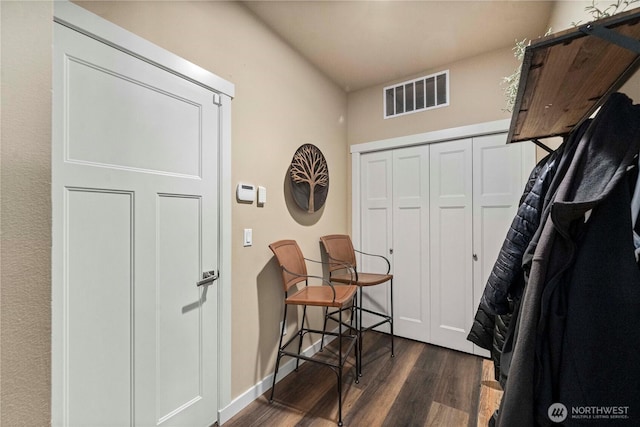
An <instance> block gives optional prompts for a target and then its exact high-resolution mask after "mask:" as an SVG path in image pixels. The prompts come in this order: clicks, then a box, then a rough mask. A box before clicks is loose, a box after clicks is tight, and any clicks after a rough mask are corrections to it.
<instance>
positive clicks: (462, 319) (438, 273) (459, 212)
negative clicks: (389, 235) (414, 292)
mask: <svg viewBox="0 0 640 427" xmlns="http://www.w3.org/2000/svg"><path fill="white" fill-rule="evenodd" d="M430 148H431V151H430V162H431V168H430V172H431V173H430V178H431V180H430V191H431V197H430V204H431V207H430V210H431V224H430V238H431V242H430V246H431V252H430V253H431V342H433V343H434V344H438V345H442V346H444V347H448V348H453V349H456V350H461V351H466V352H471V351H472V349H473V348H472V344H471V343H470V342H469V341H467V340H466V337H467V334H468V332H469V328H470V326H471V320H472V319H473V317H472V310H473V308H472V304H473V301H472V299H473V282H472V280H473V272H472V264H471V257H472V250H473V247H472V239H473V231H472V214H473V213H472V152H471V139H462V140H457V141H450V142H445V143H440V144H433V145H431V146H430Z"/></svg>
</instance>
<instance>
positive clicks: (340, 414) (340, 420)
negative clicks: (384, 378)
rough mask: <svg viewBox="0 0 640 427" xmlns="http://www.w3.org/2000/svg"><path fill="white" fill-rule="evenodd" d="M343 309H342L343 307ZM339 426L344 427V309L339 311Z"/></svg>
mask: <svg viewBox="0 0 640 427" xmlns="http://www.w3.org/2000/svg"><path fill="white" fill-rule="evenodd" d="M341 308H342V307H341ZM338 319H339V320H340V322H339V323H338V372H337V375H338V426H342V367H343V366H344V365H343V363H344V359H343V358H342V309H340V310H339V311H338Z"/></svg>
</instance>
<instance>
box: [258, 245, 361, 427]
mask: <svg viewBox="0 0 640 427" xmlns="http://www.w3.org/2000/svg"><path fill="white" fill-rule="evenodd" d="M269 249H271V251H272V252H273V253H274V255H275V256H276V259H277V261H278V264H279V265H280V268H281V269H282V283H283V285H284V294H285V300H284V303H285V306H284V316H283V320H282V330H281V331H280V343H279V345H278V357H277V359H276V367H275V372H274V373H273V385H272V387H271V397H270V398H269V402H273V395H274V392H275V388H276V376H277V375H278V368H279V366H280V360H281V359H282V356H290V357H293V358H296V371H297V370H298V365H299V363H300V359H302V360H306V361H309V362H314V363H320V364H323V365H326V366H328V367H330V368H331V370H333V372H334V373H335V374H336V375H337V377H338V425H339V426H342V370H343V367H344V364H345V361H346V360H347V357H348V356H349V353H350V352H351V350H352V349H353V348H355V354H356V356H355V360H356V375H355V378H356V383H358V372H359V365H358V364H359V362H360V358H359V357H358V353H359V344H358V336H357V334H354V335H345V334H344V333H343V329H345V328H343V327H342V326H340V327H338V328H337V332H326V331H324V330H316V329H310V328H308V327H305V320H306V315H307V306H319V307H325V308H329V307H330V308H335V309H337V310H338V312H340V313H342V311H343V310H345V309H348V308H349V307H350V306H352V305H353V304H354V300H355V295H356V290H357V287H356V286H354V285H334V284H332V283H330V282H329V281H327V280H324V279H323V278H322V277H317V276H309V275H308V274H307V266H306V261H308V260H307V259H306V258H304V256H303V255H302V251H301V250H300V247H299V246H298V244H297V243H296V241H295V240H280V241H277V242H274V243H272V244H270V245H269ZM309 261H310V260H309ZM311 278H313V279H319V280H321V281H322V282H323V283H325V284H326V285H327V286H309V279H311ZM299 283H304V286H301V287H300V289H297V287H296V285H298V284H299ZM294 287H295V288H294ZM292 288H294V289H292ZM290 305H294V306H295V305H301V306H303V311H302V322H300V326H299V328H298V332H297V333H295V334H292V336H291V338H289V340H288V341H287V342H286V343H284V344H283V343H282V341H283V337H284V332H285V328H286V324H287V308H288V307H289V306H290ZM337 321H338V324H339V325H343V321H342V315H341V314H340V316H339V318H338V320H337ZM325 328H326V321H325ZM349 331H350V330H349ZM308 333H317V334H322V337H323V338H324V335H333V336H335V337H336V338H337V340H338V354H337V355H336V357H335V358H325V359H327V360H323V359H318V358H313V357H308V356H305V355H304V354H302V339H303V338H304V336H305V335H306V334H308ZM296 338H297V339H298V345H297V351H295V352H294V351H288V350H287V347H288V346H289V345H290V344H292V343H293V341H294V340H295V339H296ZM343 339H345V340H346V341H347V342H348V344H347V345H346V346H345V345H343Z"/></svg>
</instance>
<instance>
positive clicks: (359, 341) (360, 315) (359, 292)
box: [356, 286, 364, 377]
mask: <svg viewBox="0 0 640 427" xmlns="http://www.w3.org/2000/svg"><path fill="white" fill-rule="evenodd" d="M358 297H359V300H360V301H359V303H358V308H357V310H358V321H357V322H356V330H357V335H358V337H357V339H358V346H359V347H360V351H359V353H358V357H359V358H360V361H359V363H358V365H359V371H358V376H360V377H361V376H362V352H363V350H364V346H363V345H362V303H363V301H362V286H358Z"/></svg>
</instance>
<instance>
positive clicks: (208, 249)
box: [52, 24, 219, 426]
mask: <svg viewBox="0 0 640 427" xmlns="http://www.w3.org/2000/svg"><path fill="white" fill-rule="evenodd" d="M54 40H55V46H54V84H53V87H54V97H53V99H54V119H53V120H54V142H53V165H52V167H53V183H52V202H53V276H54V277H53V303H52V307H53V322H52V327H53V349H52V353H53V354H52V360H53V365H54V366H53V379H52V381H53V384H52V390H53V395H52V399H53V408H52V412H53V424H54V425H64V426H89V425H90V426H126V425H131V426H133V425H140V426H142V425H144V426H150V425H171V426H209V425H211V424H212V423H214V422H215V421H216V419H217V409H218V408H217V396H216V393H217V383H216V375H217V371H216V369H217V349H216V345H217V315H216V308H217V293H216V292H215V291H214V290H213V288H212V287H213V286H215V283H214V284H210V285H206V286H202V287H197V286H196V282H197V281H199V280H200V279H201V275H202V272H203V271H206V270H215V269H216V268H217V265H218V249H217V248H218V205H217V203H218V201H217V199H218V169H217V165H218V151H217V150H218V133H219V123H218V120H219V106H218V105H215V104H214V102H213V99H214V97H213V93H212V92H211V91H209V90H207V89H204V88H203V87H201V86H198V85H196V84H194V83H191V82H189V81H187V80H185V79H183V78H180V77H179V76H177V75H175V74H172V73H170V72H167V71H165V70H163V69H160V68H158V67H155V66H153V65H151V64H149V63H147V62H145V61H142V60H140V59H137V58H134V57H133V56H130V55H128V54H126V53H124V52H122V51H120V50H117V49H114V48H112V47H109V46H107V45H105V44H103V43H101V42H98V41H96V40H94V39H91V38H89V37H86V36H84V35H81V34H80V33H78V32H75V31H73V30H70V29H68V28H66V27H64V26H62V25H59V24H56V25H55V36H54Z"/></svg>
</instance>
